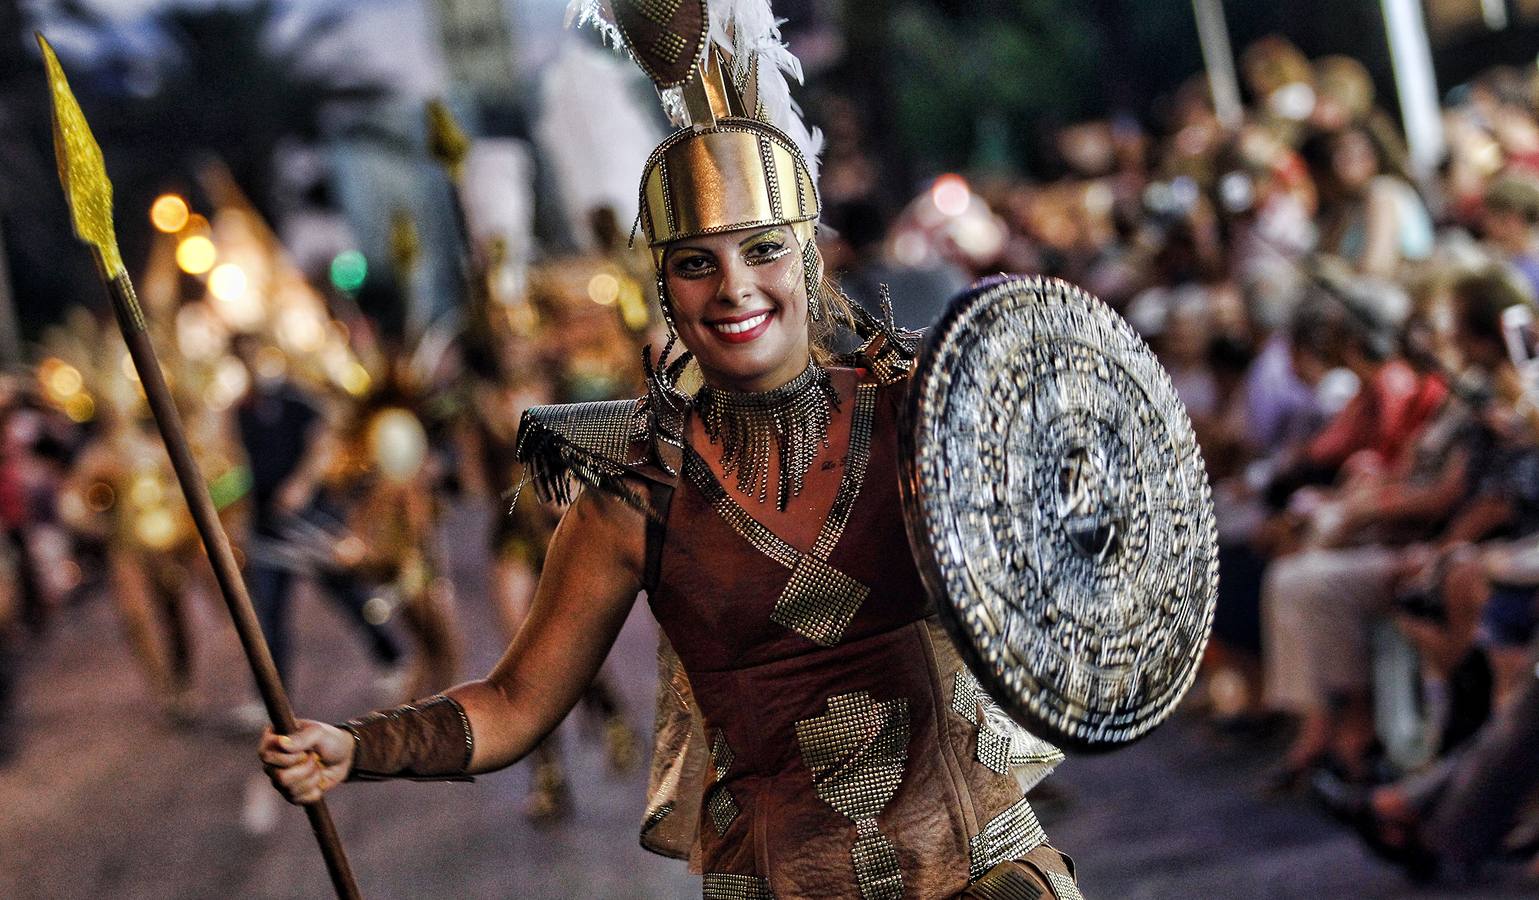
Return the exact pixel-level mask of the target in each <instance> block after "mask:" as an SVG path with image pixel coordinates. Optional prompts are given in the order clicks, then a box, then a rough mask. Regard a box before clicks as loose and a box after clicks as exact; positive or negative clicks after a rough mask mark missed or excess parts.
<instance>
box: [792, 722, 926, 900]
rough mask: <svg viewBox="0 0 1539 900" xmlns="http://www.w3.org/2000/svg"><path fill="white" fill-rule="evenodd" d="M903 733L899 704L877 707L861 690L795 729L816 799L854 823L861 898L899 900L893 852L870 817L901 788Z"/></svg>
mask: <svg viewBox="0 0 1539 900" xmlns="http://www.w3.org/2000/svg"><path fill="white" fill-rule="evenodd" d="M909 733H910V725H909V707H908V700H907V699H906V698H902V697H898V698H894V699H892V700H883V701H878V700H876V699H874V698H873V697H872V696H871V695H870V694H869V693H867V692H865V691H856V692H854V693H850V694H840V695H838V696H835V697H830V698H829V700H828V712H827V713H826V714H824V715H821V716H816V717H813V718H810V719H803V720H801V721H800V722H797V723H796V742H797V744H798V746H800V747H801V752H802V761H803V762H804V763H806V765H807V768H808V769H809V770H810V771H811V772H812V783H813V787H814V789H815V790H816V791H817V794H818V796H819V797H820V798H822V800H823V802H825V803H827V804H828V805H829V806H832V807H833V808H834V809H835V810H837V811H838V812H839V813H840V814H842V815H844V816H845V817H846V818H848V819H850V820H852V821H854V822H855V824H856V840H855V845H854V847H852V848H851V854H850V855H851V860H852V861H853V863H854V867H855V880H856V883H857V884H858V885H859V886H860V893H861V897H862V898H864V900H888V898H897V897H901V896H902V895H903V878H902V874H901V873H900V872H899V870H898V856H897V852H896V850H895V849H894V848H893V846H892V843H891V842H890V841H888V840H887V838H886V836H884V835H883V834H882V833H881V832H880V831H879V830H878V829H877V825H876V817H877V815H878V814H880V813H881V811H882V810H883V809H884V808H885V807H886V806H887V804H888V802H889V801H891V800H892V796H893V794H895V793H897V790H898V786H899V784H901V783H902V780H903V768H904V765H905V764H906V763H907V761H908V739H909Z"/></svg>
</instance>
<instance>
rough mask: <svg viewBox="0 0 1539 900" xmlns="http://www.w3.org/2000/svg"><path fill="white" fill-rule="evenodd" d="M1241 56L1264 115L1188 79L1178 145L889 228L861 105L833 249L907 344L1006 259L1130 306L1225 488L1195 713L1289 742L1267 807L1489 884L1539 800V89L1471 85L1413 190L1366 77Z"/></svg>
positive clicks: (965, 192) (836, 114)
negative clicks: (1489, 867)
mask: <svg viewBox="0 0 1539 900" xmlns="http://www.w3.org/2000/svg"><path fill="white" fill-rule="evenodd" d="M1241 63H1242V65H1241V71H1242V74H1243V77H1244V80H1245V88H1246V90H1247V92H1248V96H1249V99H1250V102H1249V105H1248V106H1247V108H1246V110H1245V118H1244V123H1243V125H1241V126H1240V127H1239V128H1238V129H1227V128H1225V127H1224V126H1223V125H1222V124H1221V122H1220V119H1219V117H1218V116H1217V115H1216V114H1215V111H1214V108H1213V106H1212V104H1211V102H1210V100H1209V96H1208V92H1207V90H1206V82H1205V81H1204V80H1201V79H1198V80H1194V81H1193V82H1191V83H1190V84H1189V85H1187V86H1186V87H1185V88H1184V89H1182V90H1181V91H1180V92H1179V93H1178V94H1177V95H1176V96H1175V97H1174V98H1173V100H1172V102H1171V103H1170V104H1169V108H1168V115H1167V116H1166V118H1165V121H1164V122H1163V123H1161V127H1159V128H1157V129H1156V128H1147V127H1145V126H1144V125H1143V124H1141V123H1139V122H1138V121H1136V120H1134V119H1132V118H1127V117H1119V118H1112V119H1108V120H1102V121H1092V122H1085V123H1080V124H1077V125H1074V126H1071V127H1067V128H1064V129H1062V130H1060V131H1059V132H1058V133H1057V135H1056V141H1055V146H1056V149H1057V155H1058V156H1059V157H1060V160H1061V163H1062V166H1063V170H1064V174H1063V175H1062V176H1061V177H1058V178H1054V179H1050V180H1035V181H1033V180H1021V179H1015V178H990V177H986V176H978V177H976V178H974V179H973V180H972V181H971V182H969V181H965V180H963V179H962V178H960V177H958V176H942V177H940V178H939V179H937V180H936V181H935V182H934V183H933V184H932V185H931V186H930V187H929V188H928V189H927V190H926V192H924V193H923V194H921V195H920V196H919V197H918V198H916V199H914V200H913V201H912V202H911V203H909V204H908V205H907V206H906V207H905V208H904V209H903V210H901V211H900V212H898V213H897V214H896V216H895V217H894V218H893V220H892V221H891V222H890V223H889V222H886V221H884V220H883V219H882V217H881V215H880V212H879V211H880V210H881V205H880V203H879V201H878V200H877V199H876V191H875V185H876V178H875V176H874V174H873V171H874V169H875V168H876V167H875V166H874V164H873V162H872V157H870V156H868V155H867V154H866V152H865V151H864V149H863V148H862V146H861V145H860V142H859V138H858V134H859V129H858V128H856V127H852V126H850V125H849V124H848V121H849V120H850V119H852V118H856V114H855V112H854V111H853V110H849V109H845V108H843V107H842V106H840V105H838V104H835V105H834V106H833V108H832V113H833V121H832V122H831V123H830V145H829V150H828V153H827V159H826V165H825V176H824V178H825V180H824V185H825V195H826V198H827V200H828V206H829V210H830V212H829V215H828V221H829V223H830V224H831V225H832V226H833V228H834V229H835V231H836V232H837V234H836V236H834V237H832V238H830V240H829V256H830V257H831V258H832V259H833V260H834V261H835V265H836V267H841V268H844V269H846V270H847V271H848V273H849V274H848V275H847V276H846V281H845V283H846V285H847V286H848V288H849V289H850V291H851V293H852V294H854V295H855V296H856V297H857V298H858V299H860V300H861V301H862V302H871V301H872V299H873V297H874V290H873V288H872V286H873V285H875V284H876V283H877V282H885V283H889V284H891V285H892V294H893V299H894V301H895V304H896V306H897V309H898V316H899V318H900V320H903V321H901V324H904V325H909V326H916V327H917V326H922V325H925V324H927V323H928V322H930V321H933V318H934V316H936V315H937V314H938V312H939V311H940V308H941V305H942V304H940V303H939V301H938V297H944V296H947V292H946V291H945V290H943V289H942V288H943V287H944V286H946V285H948V284H949V285H950V286H953V287H954V286H957V285H960V284H964V283H965V282H966V281H967V280H968V279H969V278H972V277H975V276H978V275H982V274H986V273H990V272H997V271H1001V270H1006V271H1025V272H1036V273H1043V274H1047V275H1054V276H1058V277H1062V278H1064V279H1066V280H1068V281H1071V282H1074V283H1077V284H1079V285H1082V286H1084V287H1085V288H1086V289H1088V290H1090V291H1091V292H1093V293H1095V294H1097V295H1098V296H1100V297H1101V298H1102V299H1104V300H1105V301H1106V302H1107V303H1109V304H1110V305H1111V306H1112V307H1113V308H1114V309H1116V310H1118V311H1119V312H1120V313H1122V314H1123V315H1124V316H1125V317H1126V318H1127V319H1128V320H1129V321H1130V322H1131V323H1132V324H1133V325H1134V327H1135V328H1136V329H1137V330H1138V331H1139V332H1140V333H1141V334H1142V335H1143V336H1144V337H1145V338H1146V339H1147V340H1148V341H1149V343H1150V344H1151V346H1152V347H1153V348H1154V350H1155V352H1156V353H1157V354H1158V355H1159V357H1160V359H1161V361H1162V362H1163V363H1164V365H1165V367H1166V368H1167V370H1168V371H1169V372H1170V375H1171V377H1172V379H1173V381H1174V384H1175V387H1176V390H1177V392H1178V394H1179V396H1180V397H1181V399H1182V400H1183V401H1184V403H1185V404H1186V406H1187V409H1188V411H1189V413H1190V414H1191V417H1192V420H1193V422H1194V425H1195V427H1196V430H1197V434H1198V437H1199V441H1200V443H1201V445H1202V448H1203V452H1204V456H1205V459H1206V462H1207V465H1208V469H1209V473H1210V476H1211V479H1212V482H1213V485H1214V497H1215V505H1216V511H1217V516H1218V525H1219V535H1220V547H1221V549H1220V588H1219V591H1220V598H1219V605H1218V609H1217V615H1216V622H1215V628H1214V634H1213V638H1212V643H1211V647H1210V651H1209V654H1208V659H1207V660H1206V661H1205V677H1204V680H1203V681H1202V682H1200V684H1201V685H1202V687H1201V688H1199V690H1197V691H1195V692H1194V699H1195V700H1196V701H1197V702H1200V703H1202V704H1203V705H1204V706H1205V708H1206V710H1207V711H1208V714H1209V715H1211V716H1212V718H1213V720H1214V723H1215V725H1216V726H1218V727H1219V728H1222V729H1224V730H1225V732H1226V733H1229V734H1234V733H1240V734H1247V735H1254V736H1257V737H1258V740H1257V743H1256V746H1258V747H1262V748H1267V747H1270V751H1268V750H1258V751H1257V752H1276V753H1277V754H1278V755H1277V758H1276V759H1275V760H1273V763H1274V767H1273V769H1272V770H1271V774H1270V775H1269V776H1268V777H1267V778H1266V779H1265V781H1266V783H1265V784H1264V785H1260V786H1258V787H1259V788H1261V789H1263V790H1264V791H1265V792H1266V793H1269V794H1279V793H1289V792H1297V793H1299V794H1312V795H1314V796H1315V797H1316V798H1317V799H1319V800H1320V801H1321V802H1322V803H1324V804H1325V806H1326V807H1327V808H1328V809H1329V810H1330V811H1332V812H1333V813H1335V814H1336V815H1337V816H1339V817H1340V818H1342V819H1343V820H1345V821H1347V822H1349V823H1350V824H1352V825H1353V826H1355V827H1356V828H1357V829H1358V830H1359V832H1360V833H1361V835H1362V836H1363V838H1364V839H1365V841H1366V842H1367V843H1368V845H1369V846H1370V847H1371V848H1372V849H1374V850H1376V851H1377V852H1378V853H1380V854H1381V855H1383V856H1386V857H1387V858H1389V859H1391V860H1393V861H1395V862H1398V863H1400V864H1401V865H1403V866H1404V867H1405V868H1406V870H1407V872H1408V873H1410V874H1411V875H1413V876H1415V877H1425V876H1427V875H1430V874H1432V873H1433V872H1434V871H1435V870H1436V869H1437V868H1438V866H1439V865H1440V864H1442V865H1444V866H1445V867H1449V868H1452V867H1457V866H1471V865H1474V864H1476V863H1480V862H1482V861H1484V860H1488V859H1490V858H1493V857H1497V856H1500V855H1502V854H1503V853H1504V852H1505V851H1510V850H1511V847H1510V846H1509V844H1508V843H1504V841H1509V840H1518V841H1519V843H1521V836H1522V835H1523V834H1524V832H1523V829H1522V828H1521V827H1520V826H1521V825H1522V824H1523V820H1524V818H1525V815H1526V816H1527V818H1529V819H1530V820H1531V819H1533V817H1534V811H1535V808H1534V807H1532V806H1526V805H1525V804H1526V803H1527V802H1528V801H1529V800H1530V799H1532V798H1531V794H1532V793H1533V791H1532V788H1533V787H1534V786H1535V784H1536V782H1539V741H1536V740H1534V739H1535V738H1536V737H1539V679H1536V672H1535V662H1536V651H1539V642H1536V639H1535V635H1536V629H1535V623H1536V608H1535V597H1536V589H1539V416H1536V405H1535V404H1536V403H1539V373H1536V370H1535V369H1534V368H1533V366H1532V365H1531V364H1529V363H1527V362H1526V360H1527V358H1528V357H1529V356H1531V355H1532V354H1533V353H1534V350H1535V342H1534V340H1533V334H1534V332H1533V329H1532V326H1531V325H1526V324H1525V323H1526V322H1530V321H1532V320H1533V319H1534V303H1535V291H1536V289H1539V119H1536V99H1539V92H1536V88H1539V79H1536V77H1535V76H1536V75H1539V71H1536V70H1534V69H1533V68H1532V67H1529V68H1528V69H1526V70H1518V69H1512V68H1495V69H1492V70H1490V71H1488V72H1485V73H1483V74H1482V75H1480V76H1479V77H1478V78H1476V79H1474V80H1473V81H1472V82H1470V83H1469V84H1466V85H1461V86H1459V87H1458V88H1456V89H1455V90H1453V91H1450V92H1449V94H1448V99H1447V101H1446V103H1445V106H1444V109H1443V116H1444V122H1445V125H1446V135H1447V140H1448V154H1447V158H1446V160H1445V162H1444V163H1443V165H1442V166H1441V167H1440V168H1439V169H1438V170H1437V171H1435V172H1422V173H1417V172H1413V171H1411V170H1410V168H1409V167H1408V162H1407V160H1408V153H1407V151H1406V148H1405V146H1404V143H1403V139H1402V138H1401V137H1400V135H1399V132H1398V131H1397V128H1396V126H1395V125H1394V123H1393V120H1392V119H1391V117H1390V116H1389V115H1388V114H1387V113H1386V112H1385V111H1384V110H1383V109H1381V108H1380V107H1379V106H1378V105H1376V104H1375V101H1374V90H1373V84H1372V82H1371V80H1370V78H1369V76H1368V73H1367V72H1366V70H1365V69H1364V68H1363V67H1362V66H1361V65H1360V64H1359V63H1357V62H1355V61H1354V60H1351V59H1347V58H1343V57H1331V58H1325V59H1319V60H1314V61H1311V60H1308V59H1307V58H1306V57H1305V56H1304V55H1303V54H1302V53H1301V52H1300V51H1298V50H1297V49H1296V48H1294V47H1293V46H1292V45H1290V44H1288V43H1287V42H1286V41H1284V40H1281V39H1277V38H1269V39H1266V40H1263V41H1261V42H1259V43H1258V44H1256V45H1254V46H1252V47H1250V48H1249V49H1248V50H1247V51H1246V52H1245V53H1244V54H1243V56H1242V59H1241ZM1279 734H1280V735H1281V736H1282V737H1281V740H1291V743H1288V744H1287V746H1286V748H1285V749H1280V750H1279V749H1278V748H1279V746H1280V742H1279V739H1278V735H1279ZM1260 738H1270V739H1271V743H1270V744H1268V743H1267V741H1266V740H1262V739H1260ZM1514 836H1516V837H1514ZM1529 841H1530V845H1529V849H1528V852H1529V854H1532V852H1533V848H1532V843H1531V842H1532V835H1529ZM1531 874H1534V875H1539V865H1536V866H1535V867H1534V868H1533V871H1532V873H1531Z"/></svg>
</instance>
